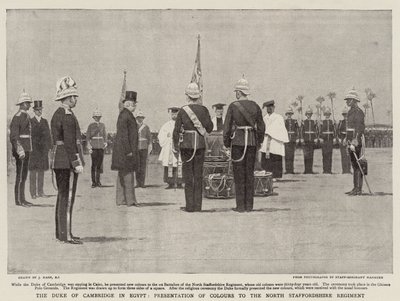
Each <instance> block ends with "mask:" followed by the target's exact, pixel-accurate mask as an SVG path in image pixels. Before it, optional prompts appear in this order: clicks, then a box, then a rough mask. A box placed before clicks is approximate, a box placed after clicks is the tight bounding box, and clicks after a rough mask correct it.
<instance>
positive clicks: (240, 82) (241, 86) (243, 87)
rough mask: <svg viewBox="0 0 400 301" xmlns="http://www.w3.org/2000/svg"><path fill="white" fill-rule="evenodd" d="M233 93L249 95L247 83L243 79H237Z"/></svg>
mask: <svg viewBox="0 0 400 301" xmlns="http://www.w3.org/2000/svg"><path fill="white" fill-rule="evenodd" d="M234 91H241V92H243V93H244V94H245V95H250V86H249V82H248V81H247V80H246V79H245V78H244V77H243V78H241V79H239V80H238V82H237V83H236V85H235V90H234Z"/></svg>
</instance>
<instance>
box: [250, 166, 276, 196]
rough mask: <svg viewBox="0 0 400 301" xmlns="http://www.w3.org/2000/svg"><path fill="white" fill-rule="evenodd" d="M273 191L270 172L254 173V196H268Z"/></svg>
mask: <svg viewBox="0 0 400 301" xmlns="http://www.w3.org/2000/svg"><path fill="white" fill-rule="evenodd" d="M273 191H274V188H273V182H272V172H267V171H264V170H263V171H255V172H254V195H255V196H268V195H271V194H272V193H273Z"/></svg>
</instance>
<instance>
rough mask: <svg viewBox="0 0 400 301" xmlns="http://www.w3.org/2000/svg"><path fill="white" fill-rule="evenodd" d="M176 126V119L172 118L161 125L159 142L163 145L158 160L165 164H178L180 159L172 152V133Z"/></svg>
mask: <svg viewBox="0 0 400 301" xmlns="http://www.w3.org/2000/svg"><path fill="white" fill-rule="evenodd" d="M174 127H175V120H170V121H168V122H166V123H164V125H163V126H162V127H161V129H160V132H159V133H158V142H159V143H160V146H161V152H160V156H159V157H158V160H159V161H161V162H162V165H163V166H168V165H169V164H172V166H173V167H177V166H178V161H177V160H176V157H175V156H174V154H173V153H172V145H173V143H172V133H173V131H174Z"/></svg>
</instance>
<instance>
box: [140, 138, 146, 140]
mask: <svg viewBox="0 0 400 301" xmlns="http://www.w3.org/2000/svg"><path fill="white" fill-rule="evenodd" d="M139 141H147V139H146V138H139Z"/></svg>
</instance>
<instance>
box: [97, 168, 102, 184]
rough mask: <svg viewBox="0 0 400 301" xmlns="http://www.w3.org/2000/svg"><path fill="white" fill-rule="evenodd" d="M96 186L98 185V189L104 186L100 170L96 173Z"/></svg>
mask: <svg viewBox="0 0 400 301" xmlns="http://www.w3.org/2000/svg"><path fill="white" fill-rule="evenodd" d="M96 185H97V186H98V187H101V186H102V185H101V182H100V171H99V170H97V171H96Z"/></svg>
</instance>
